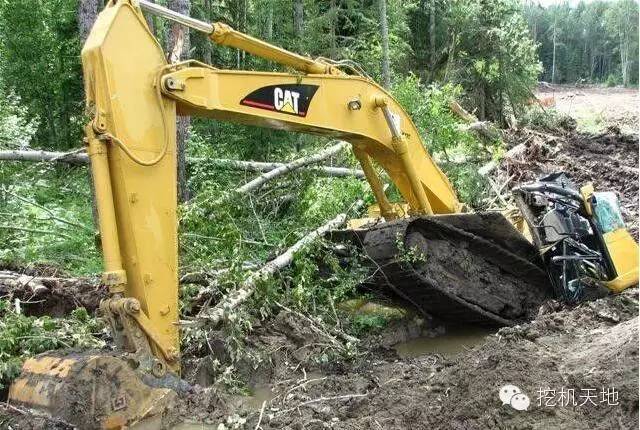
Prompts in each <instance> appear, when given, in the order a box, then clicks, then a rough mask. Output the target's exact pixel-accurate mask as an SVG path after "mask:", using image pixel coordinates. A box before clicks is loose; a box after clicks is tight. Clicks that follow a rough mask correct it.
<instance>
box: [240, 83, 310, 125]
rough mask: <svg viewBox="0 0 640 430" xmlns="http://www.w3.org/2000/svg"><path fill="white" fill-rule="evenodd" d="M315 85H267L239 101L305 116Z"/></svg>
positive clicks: (251, 105) (242, 103)
mask: <svg viewBox="0 0 640 430" xmlns="http://www.w3.org/2000/svg"><path fill="white" fill-rule="evenodd" d="M317 90H318V86H317V85H303V84H283V85H269V86H266V87H262V88H258V89H257V90H255V91H252V92H251V93H250V94H249V95H248V96H246V97H245V98H243V99H242V100H241V101H240V104H241V105H243V106H250V107H253V108H258V109H265V110H271V111H275V112H278V113H283V114H288V115H295V116H299V117H306V116H307V112H308V110H309V106H310V104H311V100H312V99H313V96H314V95H315V94H316V91H317Z"/></svg>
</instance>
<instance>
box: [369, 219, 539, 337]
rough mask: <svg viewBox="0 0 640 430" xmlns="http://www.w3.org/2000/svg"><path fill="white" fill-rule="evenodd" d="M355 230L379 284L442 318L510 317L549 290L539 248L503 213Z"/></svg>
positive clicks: (527, 311) (525, 312)
mask: <svg viewBox="0 0 640 430" xmlns="http://www.w3.org/2000/svg"><path fill="white" fill-rule="evenodd" d="M357 236H358V237H359V238H360V241H361V245H362V247H363V248H364V251H365V252H366V253H367V254H368V256H369V257H370V258H371V261H372V262H373V265H374V266H375V275H374V281H373V282H374V283H375V284H376V285H378V286H379V285H385V286H387V287H388V288H389V289H390V290H391V291H393V293H395V294H396V295H398V296H399V297H401V298H402V299H404V300H406V301H408V302H410V303H412V304H413V305H414V306H415V307H416V308H417V309H418V310H419V311H420V312H421V313H423V314H425V315H428V316H433V317H436V318H438V319H440V320H443V321H447V322H452V323H461V324H478V325H513V324H516V323H519V322H522V321H525V320H527V319H529V318H530V317H531V316H532V313H533V312H535V311H536V310H537V308H538V306H539V305H540V303H541V302H542V301H543V300H545V299H546V298H549V297H551V291H550V289H549V281H548V277H547V274H546V272H545V271H544V269H543V268H542V267H541V266H540V262H539V260H538V256H537V252H536V250H535V248H534V247H533V246H532V245H531V244H530V243H529V242H528V241H526V240H525V239H524V237H522V235H521V234H520V233H519V232H518V231H516V230H515V229H514V228H513V226H512V225H511V224H510V223H509V222H508V221H507V220H506V219H505V218H504V217H503V216H502V215H501V214H500V213H495V212H486V213H475V214H456V215H439V216H438V215H436V216H429V217H420V218H411V219H403V220H397V221H392V222H388V223H384V224H380V225H377V226H375V227H373V228H371V229H368V230H366V231H360V232H358V235H357Z"/></svg>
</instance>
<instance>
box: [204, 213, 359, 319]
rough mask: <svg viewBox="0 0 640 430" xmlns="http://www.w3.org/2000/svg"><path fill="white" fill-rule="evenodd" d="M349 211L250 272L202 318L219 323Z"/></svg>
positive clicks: (335, 224)
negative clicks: (259, 285) (297, 253)
mask: <svg viewBox="0 0 640 430" xmlns="http://www.w3.org/2000/svg"><path fill="white" fill-rule="evenodd" d="M363 204H364V202H363V201H362V200H358V201H357V202H356V203H355V204H354V205H353V207H352V209H353V210H358V209H359V208H360V207H362V205H363ZM347 212H348V211H347ZM347 212H345V213H341V214H340V215H338V216H336V217H335V218H333V219H332V220H330V221H328V222H327V223H325V224H324V225H322V226H320V227H318V228H317V229H315V230H313V231H312V232H311V233H309V234H307V235H306V236H304V237H303V238H302V239H300V240H298V241H297V242H296V243H295V244H293V246H291V248H289V249H287V250H286V251H285V252H284V253H282V254H280V255H279V256H277V257H276V258H274V259H273V260H271V261H269V262H268V263H266V264H265V265H264V266H262V267H261V268H260V269H259V270H257V271H255V272H253V273H252V274H250V275H249V276H248V277H247V279H245V281H244V282H243V283H242V284H241V285H240V287H239V288H237V289H235V290H233V291H231V292H229V293H228V294H227V295H226V296H225V297H223V298H222V300H220V302H219V303H218V304H217V305H216V306H215V307H214V308H213V309H211V310H209V311H207V312H203V313H202V314H201V315H200V318H201V319H202V320H203V321H206V322H207V323H209V324H211V325H217V324H218V323H219V322H220V321H222V320H223V319H224V318H225V317H226V316H227V315H228V313H229V312H230V311H232V310H233V309H235V308H236V307H237V306H238V305H240V304H241V303H243V302H244V301H245V300H247V299H248V298H249V297H251V294H253V292H254V291H255V289H256V286H257V284H258V282H259V281H260V280H263V279H266V278H268V277H269V276H271V275H273V274H274V273H276V272H277V271H279V270H281V269H283V268H284V267H286V266H288V265H289V264H291V262H292V261H293V257H294V255H295V254H296V252H298V251H300V250H301V249H302V248H304V247H305V246H306V245H308V244H310V243H312V242H313V241H314V240H316V239H317V238H318V237H320V236H322V235H323V234H325V233H326V232H328V231H330V230H332V229H335V228H338V227H340V226H341V225H342V224H344V223H345V222H346V221H347Z"/></svg>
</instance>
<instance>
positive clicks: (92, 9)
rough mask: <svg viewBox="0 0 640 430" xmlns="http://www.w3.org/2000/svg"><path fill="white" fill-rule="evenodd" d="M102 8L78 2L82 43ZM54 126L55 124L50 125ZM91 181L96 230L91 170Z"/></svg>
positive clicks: (97, 2) (91, 1) (96, 2)
mask: <svg viewBox="0 0 640 430" xmlns="http://www.w3.org/2000/svg"><path fill="white" fill-rule="evenodd" d="M101 6H102V0H80V1H79V2H78V33H79V34H80V41H81V42H82V43H84V42H85V40H87V37H88V36H89V32H90V31H91V27H93V23H94V22H95V20H96V18H97V17H98V9H99V8H100V7H101ZM50 124H53V123H50ZM89 178H90V180H91V184H92V186H91V187H90V188H91V214H92V215H93V225H94V228H96V227H97V226H98V207H97V206H96V190H95V188H94V187H93V183H94V182H93V172H92V171H91V169H89Z"/></svg>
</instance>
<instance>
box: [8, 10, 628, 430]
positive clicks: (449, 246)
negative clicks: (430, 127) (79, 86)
mask: <svg viewBox="0 0 640 430" xmlns="http://www.w3.org/2000/svg"><path fill="white" fill-rule="evenodd" d="M141 7H142V8H144V9H147V10H148V11H150V12H152V13H155V14H159V15H162V16H164V17H167V18H169V19H172V20H173V21H177V22H180V23H182V24H184V25H186V26H188V27H190V28H193V29H195V30H197V31H201V32H204V33H206V34H207V35H208V37H209V38H210V39H211V40H212V42H214V43H217V44H220V45H226V46H230V47H233V48H237V49H243V50H245V51H247V52H249V53H252V54H254V55H257V56H260V57H262V58H265V59H267V60H270V61H274V62H276V63H279V64H281V65H284V66H287V67H290V68H292V69H294V72H293V73H271V72H252V71H232V70H220V69H216V68H214V67H211V66H209V65H205V64H202V63H198V62H196V61H187V62H184V63H179V64H167V60H166V57H165V54H164V53H163V51H162V48H161V47H160V45H159V43H158V41H157V40H156V39H155V37H154V36H153V34H152V33H151V32H150V31H149V28H148V26H147V23H146V21H145V19H144V16H143V14H142V10H141ZM82 65H83V70H84V82H85V93H86V100H87V113H88V115H89V116H90V118H91V120H90V122H89V124H87V126H86V127H85V136H86V139H85V143H86V145H87V151H88V154H89V156H90V159H91V172H92V176H93V182H94V188H95V196H96V204H97V209H98V220H99V230H100V238H101V247H102V254H103V260H104V261H103V264H104V273H103V276H102V280H103V283H104V284H105V285H106V286H107V287H108V288H109V298H108V299H106V300H104V301H103V302H102V303H101V306H100V309H101V311H102V314H103V315H104V316H105V318H106V319H107V320H108V321H109V324H110V327H111V331H112V333H113V336H114V340H115V343H116V346H117V349H118V354H117V355H109V354H104V353H91V354H88V355H87V354H74V355H71V356H68V355H67V356H56V355H51V354H47V355H44V356H40V357H36V358H34V359H30V360H28V361H27V362H26V363H25V365H24V367H23V373H22V375H21V377H20V378H19V379H17V380H16V381H15V383H14V384H13V385H12V387H11V389H10V398H11V400H12V401H16V402H20V403H23V404H26V405H29V406H32V407H37V408H40V409H45V410H47V411H49V412H50V413H52V414H54V415H58V416H61V417H63V418H65V419H66V420H68V421H70V422H72V423H74V424H76V425H78V426H80V427H82V428H118V427H122V426H125V425H132V424H135V423H137V422H140V421H141V420H145V421H146V422H147V423H149V422H153V420H156V421H155V423H156V424H157V420H158V419H159V416H160V415H161V412H162V410H163V409H164V408H165V407H166V406H167V405H168V404H170V403H171V402H172V400H173V398H174V396H175V394H174V391H173V390H171V389H169V388H172V389H174V390H175V389H179V388H180V386H181V382H180V380H179V375H180V359H179V356H180V343H179V333H178V326H177V322H178V256H177V248H178V247H177V219H176V212H177V201H176V129H175V123H176V115H178V114H182V115H197V116H204V117H210V118H214V119H217V120H221V121H232V122H236V123H241V124H248V125H254V126H260V127H267V128H272V129H280V130H289V131H295V132H303V133H310V134H315V135H320V136H327V137H332V138H337V139H342V140H345V141H347V142H349V143H351V145H352V148H353V151H354V155H355V156H356V158H357V159H358V160H359V162H360V164H361V165H362V168H363V171H364V172H365V175H366V178H367V180H368V182H369V184H370V185H371V189H372V191H373V193H374V195H375V197H376V200H377V203H378V206H379V208H380V213H381V215H382V217H383V218H385V219H386V220H387V221H391V222H387V223H384V224H382V225H379V226H377V227H375V228H374V229H372V230H371V231H370V232H369V233H368V234H367V237H366V240H365V243H364V246H365V248H366V251H367V252H368V253H369V255H370V256H372V258H373V259H374V260H375V261H376V262H377V263H379V265H380V266H381V267H383V270H384V272H385V275H388V276H389V277H390V278H391V279H392V280H393V279H397V280H399V281H398V283H397V287H394V286H393V285H390V287H391V288H395V290H394V291H395V292H396V293H397V294H398V295H399V296H401V297H403V298H405V299H406V300H408V301H409V302H412V303H414V304H416V306H417V307H418V309H421V306H431V308H429V307H426V308H425V309H426V311H428V312H431V310H432V309H436V310H437V309H438V308H440V309H445V310H446V312H445V313H449V316H450V317H453V318H454V319H457V320H459V321H467V322H477V323H487V322H492V323H496V322H498V323H501V324H511V323H513V322H514V321H518V320H520V319H522V318H523V317H524V316H525V313H526V306H525V305H526V303H529V302H531V301H535V300H540V299H541V298H543V297H545V291H544V288H545V287H544V283H545V281H546V280H547V278H546V275H545V272H544V271H543V270H542V269H541V267H540V266H539V265H538V264H537V263H536V262H534V261H533V260H535V258H533V259H532V258H530V257H531V256H532V252H531V251H532V249H533V248H532V246H531V244H530V243H529V242H527V241H526V240H524V238H523V237H522V236H520V235H519V233H518V232H517V231H516V230H515V229H514V228H513V227H512V226H511V224H509V223H508V222H507V221H506V220H505V219H504V217H502V216H501V215H499V214H485V215H477V214H459V212H461V211H462V205H461V204H460V202H459V201H458V199H457V197H456V193H455V191H454V190H453V188H452V186H451V184H450V182H449V180H448V179H447V177H446V176H445V175H444V174H443V172H442V171H441V170H440V169H439V168H438V166H437V165H436V164H435V163H434V161H433V159H432V158H431V157H430V156H429V154H428V152H427V150H426V149H425V146H424V144H423V142H422V141H421V139H420V136H419V133H418V131H417V129H416V127H415V125H414V124H413V122H412V121H411V119H410V117H409V115H408V114H407V113H406V112H405V111H404V109H403V108H402V107H401V106H400V105H399V104H398V102H397V101H395V100H394V98H393V97H392V96H391V95H390V94H389V93H388V92H387V91H386V90H384V89H383V88H381V87H380V86H379V85H377V84H376V83H375V82H373V81H372V80H371V79H369V78H367V77H365V76H363V75H361V74H358V73H357V70H356V68H354V67H351V66H348V65H347V66H344V65H338V64H334V63H333V62H331V61H329V60H313V59H310V58H307V57H303V56H300V55H298V54H295V53H292V52H288V51H286V50H283V49H280V48H277V47H275V46H273V45H270V44H268V43H265V42H263V41H260V40H258V39H255V38H252V37H250V36H247V35H245V34H242V33H239V32H237V31H235V30H233V29H231V28H230V27H228V26H226V25H225V24H209V23H204V22H201V21H197V20H194V19H193V18H190V17H186V16H184V15H180V14H177V13H175V12H173V11H171V10H168V9H166V8H163V7H162V6H159V5H156V4H155V3H151V2H148V1H146V0H139V1H136V0H111V1H109V2H108V4H107V6H106V7H105V9H104V10H103V11H102V12H101V13H100V15H99V16H98V19H97V21H96V22H95V24H94V26H93V29H92V30H91V33H90V34H89V37H88V39H87V41H86V43H85V46H84V48H83V50H82ZM349 70H351V73H352V74H348V73H347V71H349ZM354 71H355V72H356V73H353V72H354ZM374 163H376V164H377V165H379V166H380V167H382V169H384V170H385V171H386V173H387V174H388V177H389V178H390V179H391V180H392V181H393V182H394V184H395V185H396V186H397V188H398V190H399V191H400V193H401V194H402V196H403V198H404V199H405V201H406V204H407V205H408V207H409V211H408V212H409V213H408V214H405V213H402V212H401V211H400V210H399V209H398V206H397V205H392V204H391V203H390V202H389V201H388V199H387V197H386V196H385V193H384V189H383V186H382V181H381V179H380V177H379V176H378V174H377V170H376V168H375V167H374ZM406 215H412V216H416V217H415V218H412V219H410V220H407V219H405V217H406ZM435 215H438V216H435ZM393 220H395V221H393ZM627 234H628V233H627ZM399 235H400V236H402V238H404V239H402V240H403V241H404V245H405V246H407V247H408V248H409V247H414V246H415V247H418V248H419V249H421V250H425V249H426V250H427V252H428V253H430V256H429V258H428V259H427V260H426V261H421V262H418V263H412V264H411V265H409V267H408V266H407V262H406V261H405V260H403V259H402V258H401V256H400V257H398V255H400V254H401V251H402V250H401V249H396V247H398V246H399V245H398V243H397V242H398V240H397V239H398V237H399ZM636 248H637V245H636ZM533 254H535V249H533ZM454 257H455V258H454ZM534 257H535V256H534ZM456 258H458V259H459V261H461V262H462V263H461V264H460V265H459V266H458V265H457V263H456V262H455V261H457V260H456ZM474 264H475V266H474ZM469 267H472V269H473V273H466V272H464V270H467V272H468V269H469ZM635 270H636V273H637V266H636V268H635ZM463 272H464V273H463ZM461 273H462V275H461ZM463 275H464V276H463ZM636 279H637V278H636ZM387 283H388V284H392V283H393V282H391V283H389V282H387ZM541 285H542V286H541ZM527 301H528V302H527ZM470 316H471V317H470ZM122 359H124V360H122ZM87 399H89V402H90V405H89V407H87V405H86V402H87ZM80 410H84V411H85V412H86V413H85V414H77V411H80ZM156 424H149V425H150V427H149V428H158V426H157V425H156Z"/></svg>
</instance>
